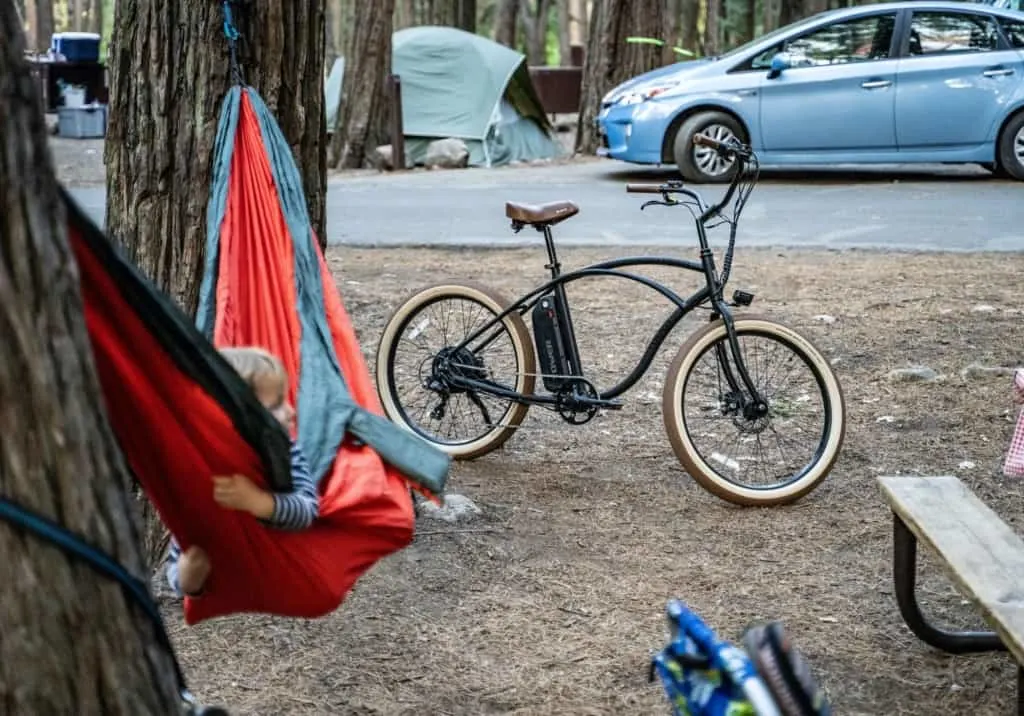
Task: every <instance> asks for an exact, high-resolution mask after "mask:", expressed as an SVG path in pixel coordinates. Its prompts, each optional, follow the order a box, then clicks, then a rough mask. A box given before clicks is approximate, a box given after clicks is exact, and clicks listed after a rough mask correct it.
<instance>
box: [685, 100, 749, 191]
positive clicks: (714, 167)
mask: <svg viewBox="0 0 1024 716" xmlns="http://www.w3.org/2000/svg"><path fill="white" fill-rule="evenodd" d="M698 134H707V135H709V136H711V137H713V138H714V139H719V140H722V139H729V138H731V137H735V138H736V139H738V140H739V141H741V142H746V141H747V133H746V131H745V130H744V129H743V125H741V124H740V123H739V121H738V120H737V119H736V118H735V117H733V116H732V115H731V114H726V113H725V112H700V113H698V114H695V115H693V116H692V117H690V118H689V119H687V120H686V121H685V122H683V123H682V125H680V127H679V131H677V132H676V138H675V144H674V146H673V156H674V157H675V160H676V167H677V168H678V169H679V173H680V174H682V175H683V179H685V180H686V181H689V182H693V183H699V184H726V183H728V182H730V181H732V178H733V176H734V175H735V174H736V167H737V165H736V161H735V160H731V161H726V160H724V159H722V158H721V157H718V156H717V155H716V154H714V151H713V150H710V149H708V148H707V147H697V146H694V144H693V138H694V136H696V135H698Z"/></svg>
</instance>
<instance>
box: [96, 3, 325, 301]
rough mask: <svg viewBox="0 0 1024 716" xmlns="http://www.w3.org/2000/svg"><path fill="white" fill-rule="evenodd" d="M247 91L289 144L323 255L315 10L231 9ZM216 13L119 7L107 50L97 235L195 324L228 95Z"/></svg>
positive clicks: (183, 7)
mask: <svg viewBox="0 0 1024 716" xmlns="http://www.w3.org/2000/svg"><path fill="white" fill-rule="evenodd" d="M234 7H235V11H234V19H235V23H236V25H237V26H238V30H239V32H240V33H241V41H240V42H241V44H240V46H239V59H240V61H241V63H242V69H243V72H244V76H245V80H246V82H247V83H248V84H249V85H252V86H253V87H255V88H256V90H257V91H258V92H259V93H260V95H261V96H262V97H263V99H264V100H265V101H266V103H267V105H268V106H269V107H270V108H271V111H273V112H274V115H275V117H276V118H277V121H278V123H279V124H280V126H281V130H282V131H283V133H284V136H285V137H287V138H288V141H289V143H290V145H291V148H292V152H293V153H294V155H295V160H296V162H297V164H298V166H299V171H300V172H301V174H302V179H303V187H304V190H305V194H306V201H307V205H308V207H309V213H310V218H311V220H312V223H313V227H314V229H315V231H316V233H317V236H318V237H319V239H320V242H321V245H325V242H326V236H325V235H324V214H325V195H326V192H327V177H326V156H325V154H324V149H323V142H322V137H323V135H324V131H325V123H326V120H325V115H324V111H323V83H324V80H323V67H324V14H323V9H322V4H320V3H290V2H288V3H283V2H280V0H252V1H251V2H249V3H247V4H246V5H244V6H241V5H235V6H234ZM222 28H223V14H222V7H221V3H215V2H210V1H209V0H177V1H176V2H161V1H160V0H119V1H118V3H117V8H116V11H115V14H114V27H113V34H112V41H111V46H110V112H109V115H108V116H109V124H108V127H107V137H106V150H105V157H104V158H105V161H106V165H107V232H108V233H109V234H110V235H111V236H112V237H113V238H114V239H115V240H116V241H117V242H119V243H120V244H122V245H123V246H124V247H125V249H126V250H127V253H128V256H129V257H130V258H131V259H132V260H133V261H134V262H135V263H136V264H137V265H138V266H139V267H140V268H141V269H142V270H143V271H145V272H146V273H147V274H148V275H149V276H150V277H151V278H153V279H154V280H155V281H156V283H157V285H158V286H159V287H160V288H161V289H163V290H165V291H167V292H168V293H170V294H171V295H172V296H173V297H174V298H175V299H176V300H177V302H178V303H179V305H180V306H181V307H182V308H184V309H185V310H186V311H188V312H189V313H190V314H194V313H195V310H196V307H197V304H198V297H199V283H200V281H201V278H202V270H203V257H204V254H205V241H206V203H207V200H208V199H209V195H210V177H211V165H212V161H211V160H212V152H213V144H214V139H215V133H216V128H217V121H218V118H219V113H220V107H221V102H222V100H223V98H224V93H225V92H226V91H227V88H228V86H229V81H230V78H229V74H230V73H229V64H228V50H227V41H226V40H225V37H224V33H223V29H222Z"/></svg>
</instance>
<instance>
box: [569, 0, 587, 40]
mask: <svg viewBox="0 0 1024 716" xmlns="http://www.w3.org/2000/svg"><path fill="white" fill-rule="evenodd" d="M586 42H587V3H586V1H585V0H569V44H570V45H579V46H580V47H582V46H583V45H585V44H586Z"/></svg>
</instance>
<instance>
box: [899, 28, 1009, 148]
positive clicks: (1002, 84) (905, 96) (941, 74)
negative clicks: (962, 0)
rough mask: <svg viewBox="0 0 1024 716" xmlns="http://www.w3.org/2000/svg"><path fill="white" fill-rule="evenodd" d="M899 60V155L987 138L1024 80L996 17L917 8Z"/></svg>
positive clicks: (952, 146) (971, 142)
mask: <svg viewBox="0 0 1024 716" xmlns="http://www.w3.org/2000/svg"><path fill="white" fill-rule="evenodd" d="M901 54H902V55H903V56H902V57H901V59H900V61H899V70H898V72H897V83H896V140H897V142H898V143H899V147H900V151H908V150H909V151H913V150H921V149H932V150H934V149H942V148H946V149H956V148H965V147H970V146H976V145H978V144H982V143H984V142H986V141H988V140H989V138H990V136H991V132H992V129H993V127H994V126H995V124H996V122H997V121H999V120H1001V119H1002V117H1003V114H1004V113H1005V112H1006V105H1007V103H1008V102H1009V101H1010V100H1011V99H1012V98H1013V96H1014V95H1015V94H1016V93H1017V91H1018V88H1019V86H1020V83H1021V78H1022V77H1024V64H1022V62H1021V55H1020V53H1019V52H1018V51H1017V50H1015V49H1014V48H1012V47H1010V46H1008V45H1007V44H1006V43H1005V42H1004V41H1003V38H1002V36H1001V35H1000V33H999V29H998V24H997V22H996V20H995V18H993V17H992V16H991V15H988V14H985V13H983V12H971V11H970V10H915V11H914V12H913V14H912V15H911V18H910V27H909V32H908V34H907V39H906V42H905V46H904V48H903V51H902V52H901Z"/></svg>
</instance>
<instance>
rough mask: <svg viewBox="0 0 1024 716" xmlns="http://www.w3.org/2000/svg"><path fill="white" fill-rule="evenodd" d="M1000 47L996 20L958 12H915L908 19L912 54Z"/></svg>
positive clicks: (987, 50) (988, 50) (947, 52)
mask: <svg viewBox="0 0 1024 716" xmlns="http://www.w3.org/2000/svg"><path fill="white" fill-rule="evenodd" d="M998 47H999V31H998V30H997V29H996V23H995V20H993V19H992V18H991V17H986V16H984V15H975V14H974V13H958V12H915V13H914V16H913V17H912V18H911V20H910V44H909V45H908V47H907V54H908V55H910V56H911V57H918V56H924V55H947V54H950V53H954V52H956V53H960V52H991V51H993V50H996V49H997V48H998Z"/></svg>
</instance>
